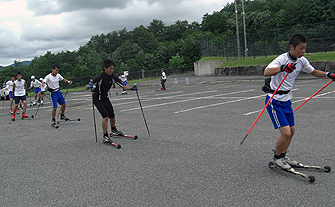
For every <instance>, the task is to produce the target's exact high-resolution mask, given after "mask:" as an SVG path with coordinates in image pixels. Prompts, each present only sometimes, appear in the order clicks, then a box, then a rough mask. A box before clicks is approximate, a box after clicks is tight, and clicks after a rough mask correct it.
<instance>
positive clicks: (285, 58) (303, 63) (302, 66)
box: [265, 52, 315, 101]
mask: <svg viewBox="0 0 335 207" xmlns="http://www.w3.org/2000/svg"><path fill="white" fill-rule="evenodd" d="M294 62H296V63H297V64H296V69H295V70H294V71H293V72H292V73H289V74H288V75H287V77H286V79H285V81H284V82H283V84H282V85H281V86H280V88H279V89H278V90H279V91H288V90H291V89H292V88H293V83H294V81H295V79H296V78H297V76H298V75H299V73H300V72H301V71H303V72H306V73H311V72H313V71H314V70H315V69H314V67H313V66H312V65H311V64H310V63H309V61H308V60H307V58H305V57H304V56H302V57H301V58H297V60H293V59H291V58H290V55H289V53H288V52H287V53H284V54H281V55H279V56H278V57H277V58H276V59H274V60H273V61H272V62H271V63H270V64H269V65H268V66H267V67H266V68H265V70H266V69H269V68H276V67H280V66H282V65H286V64H288V63H294ZM286 74H287V72H281V73H278V74H277V75H275V76H271V82H270V86H271V89H272V90H276V89H277V87H278V86H279V84H280V82H281V81H282V80H283V78H284V77H285V75H286ZM268 96H270V97H271V96H272V94H271V93H269V94H268ZM291 98H292V93H291V92H289V93H288V94H275V95H274V96H273V99H275V100H277V101H288V100H290V99H291Z"/></svg>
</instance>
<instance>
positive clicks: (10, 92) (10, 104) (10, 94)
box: [6, 75, 18, 114]
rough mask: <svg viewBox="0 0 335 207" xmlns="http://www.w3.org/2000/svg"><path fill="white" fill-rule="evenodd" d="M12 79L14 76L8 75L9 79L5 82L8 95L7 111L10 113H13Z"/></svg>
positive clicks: (13, 79)
mask: <svg viewBox="0 0 335 207" xmlns="http://www.w3.org/2000/svg"><path fill="white" fill-rule="evenodd" d="M14 81H15V76H14V75H12V76H11V77H10V80H9V81H7V82H6V90H7V91H8V92H9V93H8V96H9V112H10V113H11V114H13V97H14V94H13V84H14ZM17 112H18V109H17Z"/></svg>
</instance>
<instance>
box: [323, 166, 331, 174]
mask: <svg viewBox="0 0 335 207" xmlns="http://www.w3.org/2000/svg"><path fill="white" fill-rule="evenodd" d="M323 169H324V170H325V172H326V173H329V172H330V171H331V167H329V166H325V167H324V168H323Z"/></svg>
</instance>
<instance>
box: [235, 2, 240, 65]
mask: <svg viewBox="0 0 335 207" xmlns="http://www.w3.org/2000/svg"><path fill="white" fill-rule="evenodd" d="M235 16H236V18H235V19H236V38H237V39H236V41H237V55H238V58H240V57H241V51H240V38H239V36H240V34H239V31H238V12H237V0H235Z"/></svg>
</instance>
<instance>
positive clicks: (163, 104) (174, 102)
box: [121, 89, 255, 112]
mask: <svg viewBox="0 0 335 207" xmlns="http://www.w3.org/2000/svg"><path fill="white" fill-rule="evenodd" d="M254 90H255V89H252V90H246V91H238V92H232V93H224V94H219V95H212V96H205V97H198V98H191V99H187V100H180V101H173V102H168V103H162V104H154V105H150V106H145V107H142V108H152V107H157V106H165V105H170V104H176V103H182V102H187V101H193V100H200V99H207V98H213V97H217V96H224V95H229V94H236V93H245V92H250V91H254ZM199 93H200V92H199ZM207 93H208V91H207ZM193 94H194V93H193ZM185 95H186V94H185ZM137 109H140V107H137V108H132V109H125V110H121V112H125V111H133V110H137Z"/></svg>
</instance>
